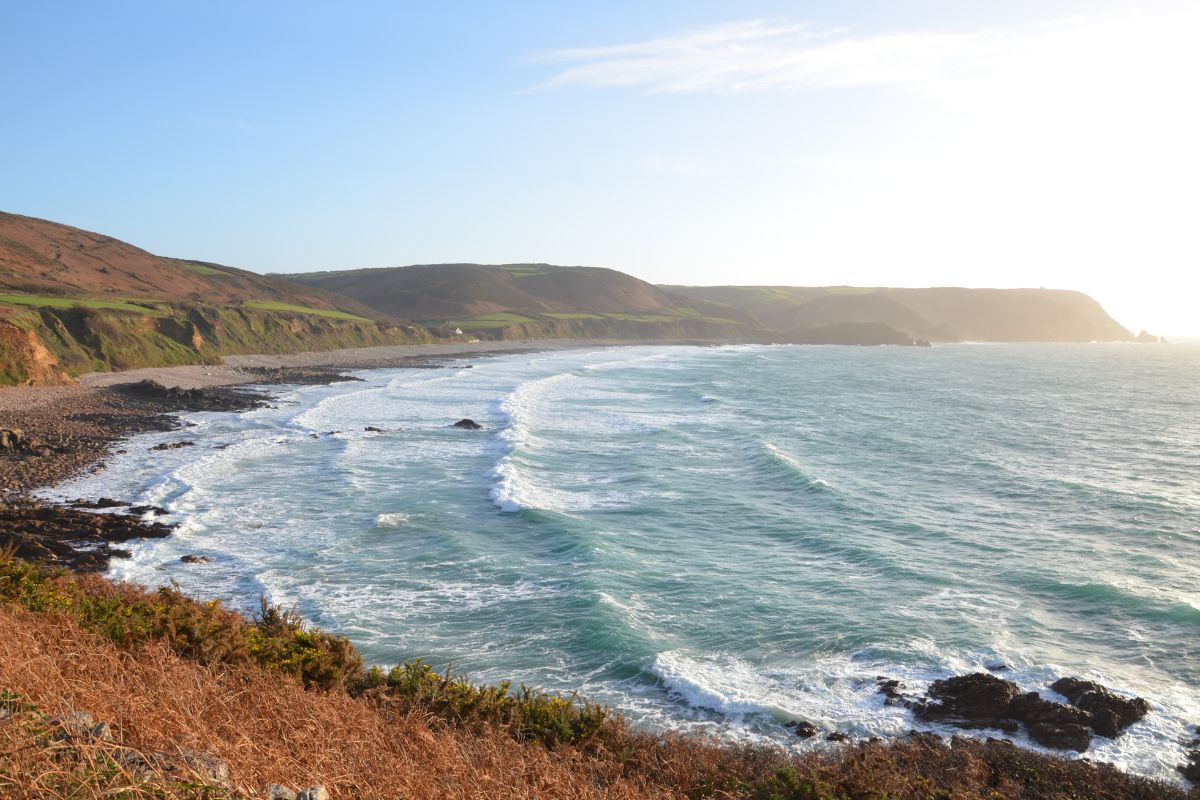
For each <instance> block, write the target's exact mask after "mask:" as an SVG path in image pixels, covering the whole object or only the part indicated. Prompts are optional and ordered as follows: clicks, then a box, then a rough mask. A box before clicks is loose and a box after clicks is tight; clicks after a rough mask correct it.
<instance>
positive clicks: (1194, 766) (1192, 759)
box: [1175, 748, 1200, 784]
mask: <svg viewBox="0 0 1200 800" xmlns="http://www.w3.org/2000/svg"><path fill="white" fill-rule="evenodd" d="M1175 769H1176V770H1178V772H1179V774H1180V775H1182V776H1183V777H1185V778H1187V779H1188V780H1189V781H1191V782H1192V783H1195V784H1200V748H1195V749H1193V750H1189V751H1188V752H1187V763H1184V764H1180V765H1179V766H1177V767H1176V768H1175Z"/></svg>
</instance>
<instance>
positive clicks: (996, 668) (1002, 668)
mask: <svg viewBox="0 0 1200 800" xmlns="http://www.w3.org/2000/svg"><path fill="white" fill-rule="evenodd" d="M984 669H986V670H987V671H988V672H1008V671H1009V670H1011V669H1012V667H1010V666H1009V665H1008V664H1004V663H1002V662H997V663H994V664H988V665H987V666H985V667H984Z"/></svg>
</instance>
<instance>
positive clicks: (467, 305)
mask: <svg viewBox="0 0 1200 800" xmlns="http://www.w3.org/2000/svg"><path fill="white" fill-rule="evenodd" d="M284 277H286V278H288V279H289V280H292V281H296V282H298V283H303V284H306V285H309V286H314V287H319V288H321V289H326V290H329V291H334V292H339V293H341V294H344V295H346V296H348V297H351V298H353V299H355V300H358V301H359V302H361V303H363V304H364V305H369V306H370V307H372V308H374V309H375V310H376V311H378V312H381V313H384V314H389V315H391V316H394V317H399V318H402V319H414V320H418V321H419V322H422V323H423V324H426V325H429V326H431V327H435V328H442V329H454V328H461V329H462V330H464V331H467V332H469V333H473V334H477V335H480V336H485V337H489V338H526V337H539V338H541V337H549V336H585V337H593V336H598V337H606V338H618V339H620V338H629V339H643V338H650V339H653V338H689V337H691V338H700V339H720V340H745V339H747V338H753V337H754V336H755V335H756V333H757V332H756V331H755V330H754V329H753V327H751V326H748V325H747V324H745V323H746V322H747V320H743V319H739V318H738V315H737V313H736V312H735V311H733V309H729V308H724V307H718V306H715V305H713V304H711V303H707V302H703V301H701V302H696V301H692V300H687V299H685V298H682V297H679V296H677V295H675V294H672V293H671V292H668V291H666V290H664V289H662V288H661V287H658V286H654V285H653V284H649V283H646V282H645V281H643V280H639V279H638V278H635V277H633V276H632V275H626V274H625V273H623V272H617V271H616V270H612V269H604V268H601V267H558V266H552V265H549V264H504V265H500V266H489V265H484V264H424V265H418V266H411V267H392V268H385V269H360V270H347V271H344V272H314V273H307V274H298V275H286V276H284ZM731 313H732V316H730V314H731Z"/></svg>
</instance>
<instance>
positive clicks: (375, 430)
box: [363, 425, 385, 433]
mask: <svg viewBox="0 0 1200 800" xmlns="http://www.w3.org/2000/svg"><path fill="white" fill-rule="evenodd" d="M363 430H364V431H366V432H367V433H384V432H385V431H384V430H383V428H376V427H375V426H374V425H368V426H367V427H365V428H363Z"/></svg>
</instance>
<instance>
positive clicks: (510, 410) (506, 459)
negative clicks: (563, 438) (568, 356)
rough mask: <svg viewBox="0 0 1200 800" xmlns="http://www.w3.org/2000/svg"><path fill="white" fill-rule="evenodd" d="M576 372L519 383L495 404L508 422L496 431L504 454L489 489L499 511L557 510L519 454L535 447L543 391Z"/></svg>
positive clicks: (576, 377) (574, 377)
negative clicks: (523, 466)
mask: <svg viewBox="0 0 1200 800" xmlns="http://www.w3.org/2000/svg"><path fill="white" fill-rule="evenodd" d="M578 377H579V376H578V375H577V374H576V373H575V372H561V373H558V374H557V375H550V376H548V377H545V378H537V379H535V380H531V381H525V382H524V383H521V384H518V385H517V387H516V388H515V389H513V390H512V391H511V392H509V393H508V394H507V395H506V396H505V397H504V399H503V400H501V401H500V403H499V404H498V405H497V410H498V411H499V413H500V414H501V415H502V416H503V417H504V418H505V419H506V420H507V424H506V425H505V426H504V427H503V428H502V429H501V430H500V433H499V434H498V436H499V438H500V440H501V441H502V442H504V444H505V454H504V455H503V456H501V458H500V459H499V460H498V461H496V463H495V464H494V465H493V466H492V477H493V478H494V479H495V484H494V485H493V487H492V490H491V498H492V502H493V503H495V504H496V507H497V508H499V509H500V510H501V511H504V512H508V513H516V512H519V511H521V510H523V509H526V508H530V509H540V510H543V511H556V510H559V509H557V508H555V507H554V506H556V505H558V504H557V503H555V502H554V500H553V499H552V495H553V494H554V493H553V490H550V489H548V488H547V487H544V486H539V485H538V483H537V482H536V481H535V480H534V479H533V478H532V476H530V475H529V474H527V471H526V470H523V469H522V466H521V463H520V462H521V459H520V456H519V454H520V453H522V452H528V451H530V450H533V449H535V447H536V445H535V442H534V438H535V437H534V435H533V432H532V426H533V425H534V424H535V422H534V421H535V420H536V419H537V417H538V414H539V413H541V412H542V408H541V404H542V403H543V402H544V396H545V394H546V393H547V392H548V391H549V390H550V389H552V388H553V387H554V386H556V385H561V384H564V383H567V382H570V381H574V380H577V379H578Z"/></svg>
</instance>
